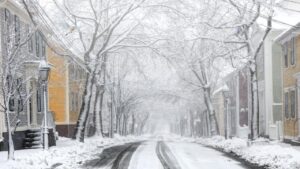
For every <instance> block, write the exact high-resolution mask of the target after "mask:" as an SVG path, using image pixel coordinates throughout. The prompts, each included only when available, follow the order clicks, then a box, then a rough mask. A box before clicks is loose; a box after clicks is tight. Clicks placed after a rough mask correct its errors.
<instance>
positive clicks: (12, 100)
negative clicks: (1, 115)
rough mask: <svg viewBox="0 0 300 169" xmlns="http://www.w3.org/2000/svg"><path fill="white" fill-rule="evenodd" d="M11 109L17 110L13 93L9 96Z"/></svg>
mask: <svg viewBox="0 0 300 169" xmlns="http://www.w3.org/2000/svg"><path fill="white" fill-rule="evenodd" d="M8 104H9V111H15V97H14V96H13V95H12V96H11V97H10V98H9V102H8Z"/></svg>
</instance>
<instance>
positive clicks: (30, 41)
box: [28, 37, 33, 53]
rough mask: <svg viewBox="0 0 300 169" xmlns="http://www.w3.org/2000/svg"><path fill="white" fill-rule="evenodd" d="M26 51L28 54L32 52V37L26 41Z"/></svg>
mask: <svg viewBox="0 0 300 169" xmlns="http://www.w3.org/2000/svg"><path fill="white" fill-rule="evenodd" d="M28 51H29V52H30V53H32V52H33V38H32V37H31V38H30V39H29V40H28Z"/></svg>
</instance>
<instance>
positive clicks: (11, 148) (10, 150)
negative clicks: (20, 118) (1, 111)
mask: <svg viewBox="0 0 300 169" xmlns="http://www.w3.org/2000/svg"><path fill="white" fill-rule="evenodd" d="M5 121H6V128H7V134H8V156H7V158H8V159H9V160H11V159H12V160H13V159H14V152H15V147H14V142H13V138H12V131H11V126H10V118H9V110H8V109H7V110H6V111H5Z"/></svg>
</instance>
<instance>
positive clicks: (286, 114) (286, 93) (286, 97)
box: [284, 91, 290, 119]
mask: <svg viewBox="0 0 300 169" xmlns="http://www.w3.org/2000/svg"><path fill="white" fill-rule="evenodd" d="M289 99H290V98H289V91H284V117H285V119H288V118H289V116H290V115H289V114H290V113H289V108H290V106H289Z"/></svg>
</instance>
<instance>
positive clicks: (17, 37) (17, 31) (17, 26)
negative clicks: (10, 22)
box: [14, 15, 21, 45]
mask: <svg viewBox="0 0 300 169" xmlns="http://www.w3.org/2000/svg"><path fill="white" fill-rule="evenodd" d="M14 22H15V44H16V45H18V44H19V42H20V36H21V35H20V20H19V17H17V16H16V15H15V16H14Z"/></svg>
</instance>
